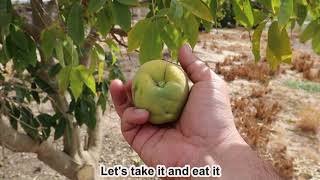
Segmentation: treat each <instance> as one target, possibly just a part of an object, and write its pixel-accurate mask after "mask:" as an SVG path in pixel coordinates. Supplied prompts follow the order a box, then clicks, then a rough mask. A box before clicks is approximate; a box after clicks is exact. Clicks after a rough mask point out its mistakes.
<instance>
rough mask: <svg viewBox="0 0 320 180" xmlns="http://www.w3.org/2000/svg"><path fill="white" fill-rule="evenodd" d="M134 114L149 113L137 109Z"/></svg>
mask: <svg viewBox="0 0 320 180" xmlns="http://www.w3.org/2000/svg"><path fill="white" fill-rule="evenodd" d="M134 112H135V113H136V114H145V113H147V111H146V110H144V109H135V110H134Z"/></svg>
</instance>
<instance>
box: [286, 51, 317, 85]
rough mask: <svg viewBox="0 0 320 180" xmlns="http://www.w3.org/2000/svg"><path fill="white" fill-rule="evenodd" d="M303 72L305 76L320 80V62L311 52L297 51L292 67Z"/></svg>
mask: <svg viewBox="0 0 320 180" xmlns="http://www.w3.org/2000/svg"><path fill="white" fill-rule="evenodd" d="M291 69H295V70H297V71H298V72H302V73H303V77H304V78H306V79H308V80H311V81H317V82H320V64H319V62H318V61H317V60H315V58H314V57H311V55H310V54H307V53H302V52H299V51H297V52H296V53H295V55H294V60H293V62H292V68H291Z"/></svg>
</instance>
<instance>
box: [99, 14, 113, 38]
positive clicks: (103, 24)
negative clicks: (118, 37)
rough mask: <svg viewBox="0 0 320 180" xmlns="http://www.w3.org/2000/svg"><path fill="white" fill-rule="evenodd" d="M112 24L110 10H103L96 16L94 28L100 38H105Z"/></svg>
mask: <svg viewBox="0 0 320 180" xmlns="http://www.w3.org/2000/svg"><path fill="white" fill-rule="evenodd" d="M113 24H114V21H113V17H112V13H111V11H110V9H107V8H103V9H102V10H101V11H99V13H98V15H97V22H96V27H97V29H98V31H99V32H100V33H101V34H102V36H106V35H107V34H108V33H109V32H110V29H111V28H112V26H113Z"/></svg>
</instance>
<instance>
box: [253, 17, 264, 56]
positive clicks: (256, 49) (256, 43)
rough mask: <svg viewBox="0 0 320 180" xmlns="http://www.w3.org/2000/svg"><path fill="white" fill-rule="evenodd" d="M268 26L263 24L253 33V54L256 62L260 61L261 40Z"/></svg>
mask: <svg viewBox="0 0 320 180" xmlns="http://www.w3.org/2000/svg"><path fill="white" fill-rule="evenodd" d="M265 25H266V22H263V23H261V24H260V25H259V26H258V27H257V28H256V29H255V30H254V32H253V36H252V52H253V55H254V58H255V61H259V60H260V58H261V57H260V40H261V34H262V32H263V29H264V27H265Z"/></svg>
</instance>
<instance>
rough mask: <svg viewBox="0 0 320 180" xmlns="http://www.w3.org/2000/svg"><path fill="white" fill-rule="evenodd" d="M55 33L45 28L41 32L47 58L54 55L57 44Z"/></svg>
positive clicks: (42, 46) (42, 45) (43, 50)
mask: <svg viewBox="0 0 320 180" xmlns="http://www.w3.org/2000/svg"><path fill="white" fill-rule="evenodd" d="M55 41H56V38H55V34H54V33H53V32H52V31H47V30H44V31H43V32H42V33H41V49H42V52H43V53H44V55H45V57H46V58H49V57H50V56H51V55H52V52H53V49H54V46H55V44H56V43H55Z"/></svg>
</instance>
